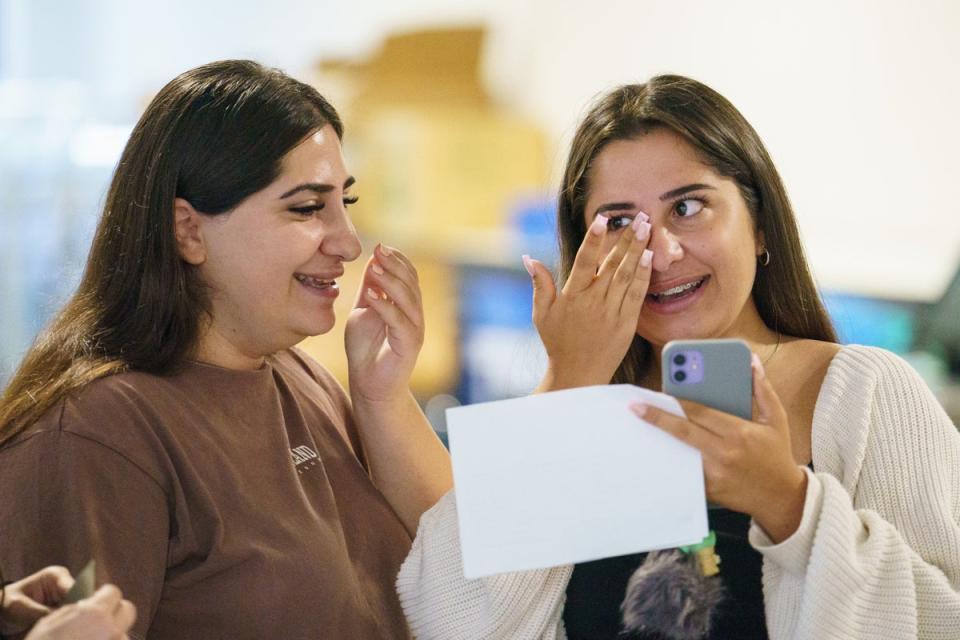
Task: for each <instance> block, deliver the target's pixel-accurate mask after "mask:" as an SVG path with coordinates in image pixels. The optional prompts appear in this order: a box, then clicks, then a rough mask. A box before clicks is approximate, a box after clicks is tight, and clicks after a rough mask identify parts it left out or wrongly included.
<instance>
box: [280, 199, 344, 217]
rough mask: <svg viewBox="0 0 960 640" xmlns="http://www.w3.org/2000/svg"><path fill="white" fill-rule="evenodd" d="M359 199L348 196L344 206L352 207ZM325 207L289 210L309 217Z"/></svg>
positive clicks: (315, 205) (314, 206)
mask: <svg viewBox="0 0 960 640" xmlns="http://www.w3.org/2000/svg"><path fill="white" fill-rule="evenodd" d="M359 199H360V197H359V196H347V197H345V198H344V199H343V204H344V205H345V206H350V205H352V204H356V203H357V201H358V200H359ZM324 206H326V205H323V204H314V205H310V206H308V207H290V209H289V210H290V211H292V212H294V213H299V214H300V215H304V216H308V215H310V214H313V213H316V212H317V211H320V210H321V209H323V208H324Z"/></svg>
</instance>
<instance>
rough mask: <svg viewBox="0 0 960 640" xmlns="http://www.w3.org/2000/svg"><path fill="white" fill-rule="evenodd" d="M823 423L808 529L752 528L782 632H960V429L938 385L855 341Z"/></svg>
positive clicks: (936, 637)
mask: <svg viewBox="0 0 960 640" xmlns="http://www.w3.org/2000/svg"><path fill="white" fill-rule="evenodd" d="M821 405H822V406H821ZM818 429H820V430H821V433H820V434H819V436H818V434H817V433H816V432H817V430H818ZM814 431H815V434H814V460H815V463H816V465H817V473H816V474H812V473H810V474H808V488H807V496H806V502H805V505H804V512H803V517H802V520H801V524H800V527H799V529H798V530H797V531H796V532H795V533H794V535H793V536H791V537H790V538H788V539H787V540H785V541H783V542H781V543H780V544H777V545H773V544H771V541H770V540H769V538H767V537H766V535H764V533H763V531H762V530H761V529H760V528H759V527H757V525H756V524H754V525H753V526H752V527H751V531H750V540H751V543H752V544H753V545H754V546H755V547H756V548H757V549H758V550H759V551H760V552H761V553H762V554H763V555H764V557H765V562H764V598H765V606H766V611H767V625H768V630H769V633H770V637H771V638H773V639H787V638H789V639H797V640H799V639H808V638H809V639H811V640H812V639H817V640H821V639H829V638H838V639H839V638H843V639H844V640H858V639H861V638H862V639H864V640H866V639H868V638H869V639H873V638H884V639H888V640H894V639H900V638H903V639H907V638H911V639H913V638H919V639H921V640H947V639H953V640H956V639H957V638H960V435H958V433H957V430H956V428H955V427H954V425H953V424H952V423H951V421H950V419H949V418H948V417H947V415H946V413H945V412H944V411H943V409H942V408H941V406H940V405H939V403H938V402H937V401H936V399H935V397H934V396H933V394H932V393H931V392H930V390H929V389H928V388H927V387H926V385H925V384H924V383H923V381H922V380H921V379H920V377H919V376H918V375H917V374H916V372H915V371H913V369H911V368H910V367H909V366H908V365H907V364H906V363H905V362H903V361H902V360H901V359H900V358H898V357H896V356H894V355H893V354H890V353H887V352H884V351H881V350H879V349H868V348H863V347H858V348H847V349H846V350H845V353H843V354H842V359H841V360H839V361H838V362H837V363H836V364H835V365H832V366H831V371H830V373H828V377H827V380H825V382H824V388H823V390H822V392H821V399H820V400H819V401H818V407H817V415H816V416H815V418H814ZM818 458H819V460H820V461H822V464H821V463H819V462H817V460H818Z"/></svg>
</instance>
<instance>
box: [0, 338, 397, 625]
mask: <svg viewBox="0 0 960 640" xmlns="http://www.w3.org/2000/svg"><path fill="white" fill-rule="evenodd" d="M409 547H410V537H409V535H408V534H407V532H406V530H405V529H404V527H403V525H402V523H401V522H400V520H399V518H398V517H397V515H396V513H395V512H394V511H393V509H391V507H390V505H389V504H388V503H387V501H386V499H385V498H384V497H383V495H382V494H381V493H380V492H379V491H378V490H377V488H376V487H375V486H374V485H373V483H372V482H371V479H370V475H369V473H368V471H367V468H366V461H365V459H364V455H363V450H362V447H361V443H360V438H359V435H358V433H357V428H356V426H355V425H354V423H353V420H352V416H351V412H350V406H349V401H348V399H347V397H346V394H345V393H344V392H343V389H341V388H340V386H339V385H338V384H337V383H336V381H335V380H334V379H333V378H332V377H331V376H330V375H329V374H328V373H327V372H326V371H324V370H323V369H322V368H321V367H320V366H318V365H317V364H316V363H314V362H313V361H311V360H310V359H309V358H308V357H307V356H305V355H303V354H302V353H301V352H299V351H296V350H289V351H285V352H281V353H279V354H277V355H275V356H272V357H270V358H268V359H267V362H266V365H265V366H264V367H263V368H261V369H258V370H256V371H235V370H229V369H222V368H219V367H215V366H210V365H203V364H197V363H190V364H188V365H187V366H186V367H185V369H184V370H183V371H181V372H180V373H177V374H176V375H172V376H163V377H161V376H155V375H150V374H146V373H141V372H127V373H122V374H118V375H113V376H110V377H107V378H103V379H101V380H97V381H95V382H93V383H91V384H90V385H88V386H87V387H85V388H84V389H82V390H81V391H80V392H79V393H76V394H73V395H71V396H70V397H68V398H67V399H66V400H65V401H64V402H61V403H60V404H59V405H58V406H56V407H54V408H53V409H52V410H51V411H49V412H48V413H47V414H46V415H45V416H44V417H43V418H42V419H41V420H40V421H39V422H38V423H36V424H35V425H33V426H32V427H31V428H29V429H28V430H27V431H26V432H24V433H23V434H21V435H19V436H18V437H17V438H15V439H14V440H13V441H11V442H10V443H9V444H7V445H5V446H4V447H3V448H2V449H0V566H2V567H3V568H4V572H5V573H6V574H8V575H9V577H11V578H15V577H20V576H23V575H27V574H28V573H30V572H33V571H35V570H37V569H39V568H41V567H44V566H46V565H49V564H62V565H65V566H66V567H67V568H69V569H70V570H71V571H72V572H74V573H76V572H77V571H79V570H80V569H81V568H82V567H83V565H84V564H86V562H87V560H89V559H90V558H95V559H96V560H97V570H98V571H97V581H98V583H103V582H113V583H115V584H116V585H117V586H119V587H120V588H121V589H122V590H123V592H124V594H125V595H126V597H127V598H128V599H130V600H131V601H132V602H133V603H134V604H135V605H136V606H137V611H138V620H137V623H136V626H135V628H134V632H135V634H137V636H140V637H146V638H150V639H151V640H154V639H156V640H165V639H167V638H178V639H184V640H189V639H194V638H196V639H198V640H199V639H201V638H202V639H203V640H213V639H218V638H224V639H227V638H229V639H231V640H234V639H241V638H284V639H288V640H297V639H308V638H309V639H316V638H351V639H352V638H358V639H366V638H371V639H373V638H408V637H409V633H408V631H407V627H406V623H405V621H404V617H403V613H402V611H401V609H400V604H399V601H398V599H397V596H396V595H395V591H394V580H395V578H396V575H397V572H398V571H399V568H400V564H401V563H402V562H403V559H404V557H405V556H406V554H407V551H408V550H409Z"/></svg>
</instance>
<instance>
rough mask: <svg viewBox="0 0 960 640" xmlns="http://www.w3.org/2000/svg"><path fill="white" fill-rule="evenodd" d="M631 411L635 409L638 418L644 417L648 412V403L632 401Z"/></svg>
mask: <svg viewBox="0 0 960 640" xmlns="http://www.w3.org/2000/svg"><path fill="white" fill-rule="evenodd" d="M630 411H633V413H634V415H636V416H637V417H638V418H642V417H643V416H645V415H646V413H647V405H646V404H645V403H643V402H631V403H630Z"/></svg>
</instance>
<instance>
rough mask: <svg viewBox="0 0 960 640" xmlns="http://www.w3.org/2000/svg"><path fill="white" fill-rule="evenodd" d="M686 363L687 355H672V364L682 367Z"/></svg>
mask: <svg viewBox="0 0 960 640" xmlns="http://www.w3.org/2000/svg"><path fill="white" fill-rule="evenodd" d="M686 363H687V356H685V355H683V354H682V353H678V354H677V355H675V356H673V364H675V365H677V366H678V367H682V366H683V365H685V364H686Z"/></svg>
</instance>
